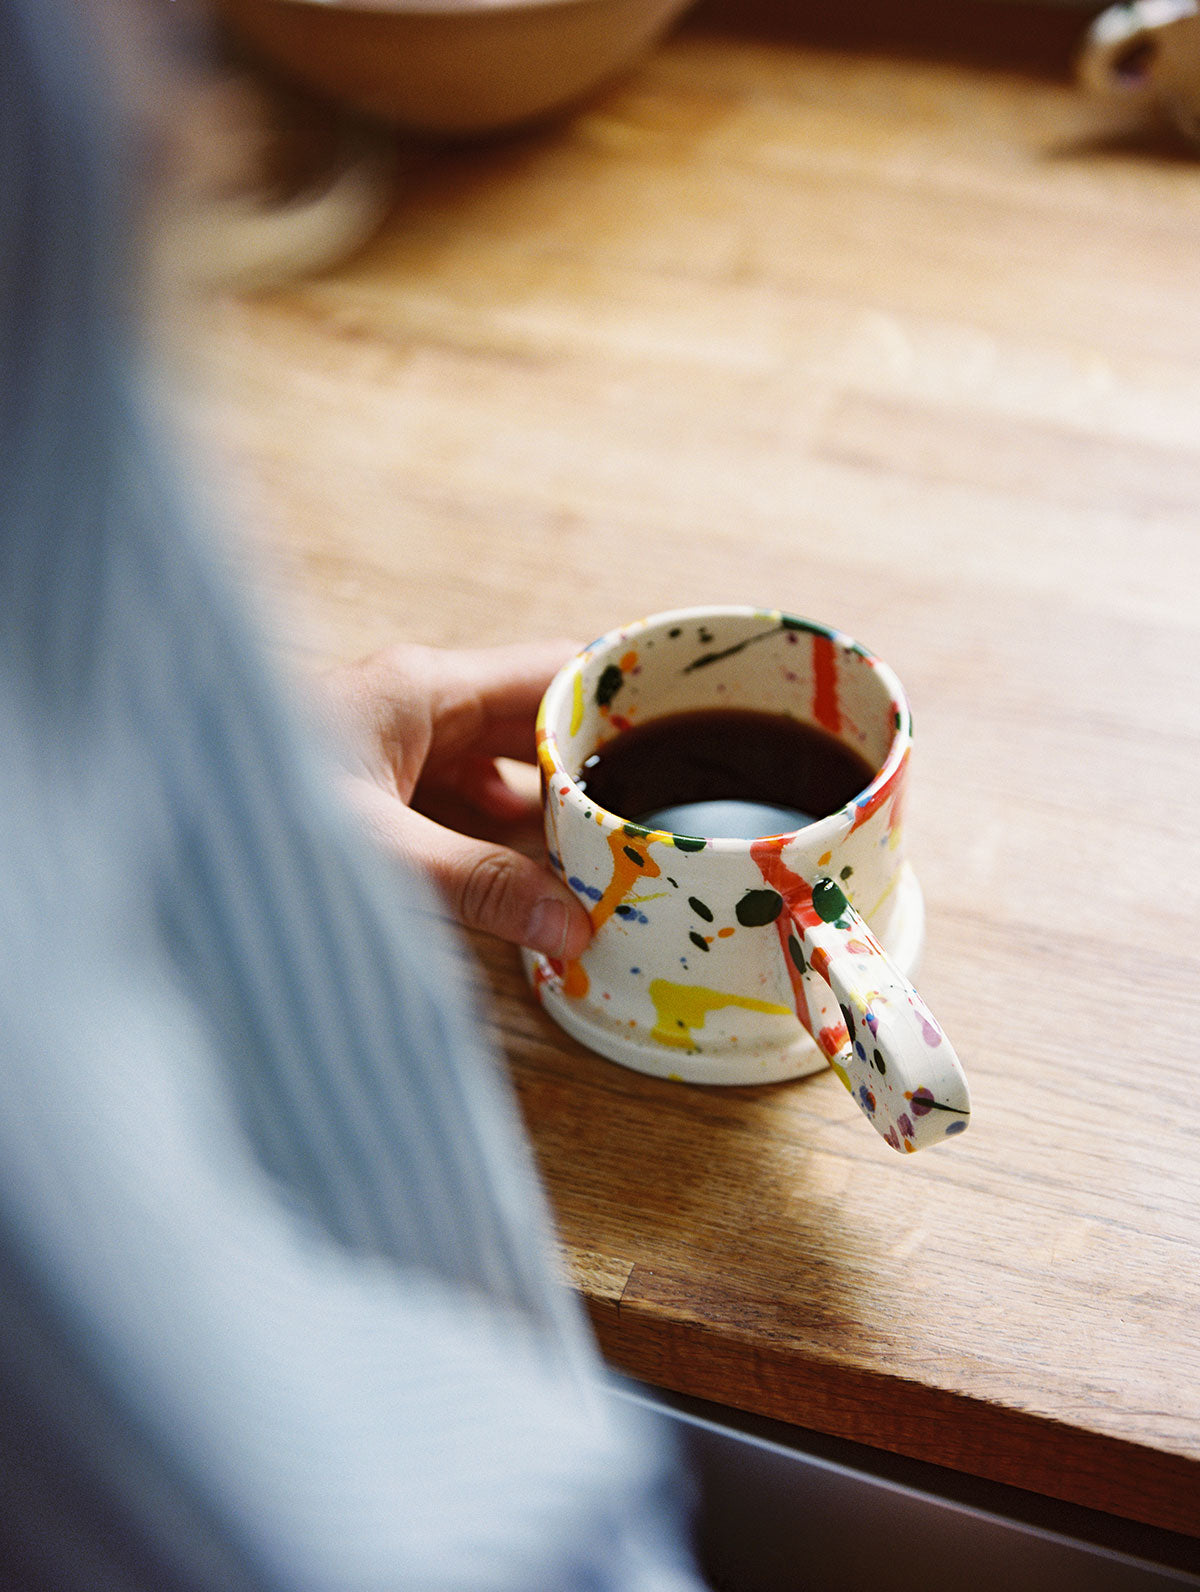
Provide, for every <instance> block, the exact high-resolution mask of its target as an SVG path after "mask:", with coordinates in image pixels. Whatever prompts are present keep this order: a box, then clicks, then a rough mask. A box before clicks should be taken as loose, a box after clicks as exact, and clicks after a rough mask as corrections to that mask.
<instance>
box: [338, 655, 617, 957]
mask: <svg viewBox="0 0 1200 1592" xmlns="http://www.w3.org/2000/svg"><path fill="white" fill-rule="evenodd" d="M576 651H578V648H577V647H576V646H575V645H574V644H573V643H571V642H566V641H563V642H534V643H529V644H521V645H516V646H508V647H491V648H485V649H480V650H477V651H461V652H458V651H454V652H452V651H442V650H440V649H437V648H433V647H420V646H414V645H408V644H404V645H399V646H395V647H390V648H388V649H387V650H386V651H384V652H380V653H377V654H375V655H374V656H373V657H370V658H366V659H364V660H363V661H362V662H360V663H355V664H351V665H349V666H347V667H345V668H340V669H337V670H335V671H333V672H332V673H331V674H330V675H328V676H327V677H326V679H325V682H324V684H325V691H324V703H325V708H326V712H327V715H328V717H329V718H330V720H331V721H332V723H333V727H334V728H335V730H338V731H340V733H341V736H342V739H343V741H347V740H348V742H349V746H350V750H351V757H352V766H351V767H350V768H349V770H348V778H347V786H346V792H347V795H348V797H349V800H350V802H351V805H352V806H353V808H354V809H355V811H356V812H357V813H358V814H359V815H360V817H361V818H362V819H363V821H364V822H365V824H366V826H367V828H368V830H369V831H370V833H371V834H372V835H374V837H375V839H376V840H377V841H378V842H379V843H381V844H382V846H383V847H384V849H385V850H386V851H388V852H390V853H391V854H392V855H394V856H396V857H399V858H401V859H403V860H404V861H405V862H407V863H409V864H411V865H412V866H414V867H416V868H418V869H420V870H421V871H423V872H424V873H426V874H427V875H429V876H430V877H431V878H432V879H433V881H434V883H435V884H436V885H437V886H438V887H439V888H440V890H441V892H442V894H443V896H444V897H445V899H446V901H447V903H448V904H449V907H450V909H451V911H452V912H453V913H454V915H455V916H456V917H457V918H458V919H459V921H460V922H461V923H463V924H465V925H466V926H467V927H468V928H474V929H483V930H485V931H486V932H487V933H489V934H495V935H498V936H499V937H500V938H501V939H503V940H511V941H512V942H513V943H514V944H516V945H525V946H528V947H529V948H530V949H531V950H536V951H541V952H543V953H544V954H545V955H547V956H554V957H564V956H565V957H574V956H578V955H579V953H580V952H581V951H582V950H583V948H584V946H585V945H586V944H587V942H588V940H589V939H590V938H591V933H592V926H591V920H590V919H589V917H588V915H587V913H586V911H585V910H584V908H583V907H582V906H581V905H580V903H579V901H578V900H577V899H576V898H575V896H574V895H572V893H571V891H570V890H569V889H568V888H567V886H566V885H565V884H564V883H563V882H562V881H561V880H560V879H558V878H557V877H556V876H555V875H554V874H553V873H551V871H550V870H549V869H548V868H545V867H540V866H539V865H538V864H537V863H535V862H532V861H531V860H530V859H529V858H528V857H525V856H522V855H521V854H520V852H518V851H515V850H513V849H512V848H511V847H509V846H506V845H502V844H497V843H496V841H495V840H493V839H486V838H483V834H485V833H486V832H487V831H489V830H492V831H494V830H495V828H496V825H497V824H499V825H500V826H502V827H509V826H516V825H519V824H520V823H522V822H525V823H528V822H529V821H530V820H531V819H532V818H534V817H536V816H537V814H538V811H539V807H538V802H537V799H536V797H534V796H532V795H530V794H523V793H521V792H519V791H517V790H515V789H514V788H513V787H512V786H511V785H509V784H507V783H506V782H505V780H504V778H503V776H502V775H501V773H500V771H499V769H498V768H497V766H496V761H495V760H496V758H497V757H507V758H514V759H519V760H523V761H526V762H534V761H535V760H536V747H535V739H534V721H535V718H536V715H537V706H538V703H539V701H540V700H541V696H542V693H543V691H544V690H545V689H546V686H547V685H548V684H549V682H550V679H551V677H552V675H553V674H554V673H555V672H556V670H557V669H558V668H559V667H560V665H561V664H563V663H564V662H565V661H566V659H567V658H568V657H570V656H571V654H572V653H573V652H576ZM447 813H449V814H451V815H452V821H453V823H454V827H453V828H451V827H447V825H446V824H443V823H439V822H437V821H436V818H435V816H434V815H435V814H436V815H438V816H445V815H446V814H447ZM460 826H464V827H460ZM467 828H469V829H471V830H474V831H477V832H475V833H468V832H466V829H467Z"/></svg>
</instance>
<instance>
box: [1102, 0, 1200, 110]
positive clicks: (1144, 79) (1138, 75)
mask: <svg viewBox="0 0 1200 1592" xmlns="http://www.w3.org/2000/svg"><path fill="white" fill-rule="evenodd" d="M1195 15H1196V0H1132V3H1131V4H1128V5H1114V6H1109V8H1108V10H1107V11H1102V12H1101V13H1100V15H1099V16H1098V17H1096V18H1095V20H1094V21H1093V22H1092V24H1091V26H1090V27H1089V28H1088V31H1087V35H1086V38H1085V40H1084V45H1083V52H1082V54H1081V55H1080V58H1079V79H1080V81H1081V82H1082V84H1083V85H1084V87H1085V88H1088V89H1091V90H1092V92H1093V93H1096V94H1103V95H1107V96H1109V97H1112V96H1115V95H1119V96H1121V97H1122V98H1123V99H1131V100H1132V99H1137V98H1138V97H1140V96H1143V95H1146V94H1147V93H1148V92H1149V91H1151V90H1152V89H1153V87H1154V64H1155V59H1156V57H1157V55H1158V50H1159V45H1160V39H1159V33H1160V31H1161V30H1162V29H1163V28H1166V27H1169V26H1170V25H1171V24H1172V23H1174V22H1181V21H1182V20H1183V19H1184V18H1185V17H1193V16H1195Z"/></svg>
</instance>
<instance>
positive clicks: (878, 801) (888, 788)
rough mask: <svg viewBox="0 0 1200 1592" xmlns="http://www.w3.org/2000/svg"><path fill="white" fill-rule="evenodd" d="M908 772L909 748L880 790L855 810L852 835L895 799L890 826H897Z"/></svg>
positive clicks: (851, 829)
mask: <svg viewBox="0 0 1200 1592" xmlns="http://www.w3.org/2000/svg"><path fill="white" fill-rule="evenodd" d="M907 771H908V748H907V747H905V749H904V756H903V757H902V758H901V759H900V761H899V762H898V763H897V764H896V766H895V768H894V769H893V770H892V772H891V773H890V774H889V775H888V777H887V778H886V779H885V780H884V782H883V784H882V785H880V787H879V788H878V790H874V791H872V792H871V794H870V795H869V796H868V797H867V799H866V800H865V801H862V802H860V803H859V804H858V806H857V807H856V808H855V809H854V822H853V824H852V825H851V826H850V833H851V834H853V833H854V831H855V830H856V829H861V828H862V826H863V825H864V824H865V823H866V821H867V819H868V818H873V817H874V816H875V814H876V813H877V812H878V811H879V809H880V808H881V807H882V806H883V805H884V803H885V802H888V801H891V800H892V799H893V797H894V798H895V799H896V803H897V805H896V807H895V808H894V809H893V811H892V820H891V824H889V828H891V827H893V826H894V825H895V822H896V819H897V817H898V814H899V801H900V797H901V795H902V794H903V790H904V776H905V774H906V773H907Z"/></svg>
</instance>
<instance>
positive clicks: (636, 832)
mask: <svg viewBox="0 0 1200 1592" xmlns="http://www.w3.org/2000/svg"><path fill="white" fill-rule="evenodd" d="M621 833H622V834H623V835H628V836H629V838H630V839H631V840H644V839H645V838H646V836H647V835H648V834H649V833H650V831H649V830H648V829H647V828H646V827H645V825H644V824H622V825H621Z"/></svg>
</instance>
